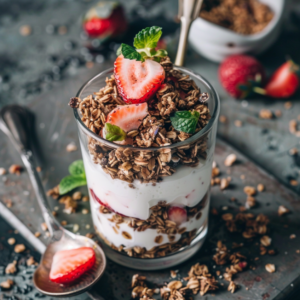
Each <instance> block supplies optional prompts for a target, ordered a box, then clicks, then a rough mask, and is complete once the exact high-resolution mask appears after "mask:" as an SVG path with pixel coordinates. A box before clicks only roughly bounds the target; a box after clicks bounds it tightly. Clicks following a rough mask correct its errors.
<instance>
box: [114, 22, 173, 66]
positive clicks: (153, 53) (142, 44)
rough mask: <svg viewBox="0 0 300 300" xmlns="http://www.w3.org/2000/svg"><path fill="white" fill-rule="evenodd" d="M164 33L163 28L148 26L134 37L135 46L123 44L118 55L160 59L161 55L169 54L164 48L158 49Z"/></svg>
mask: <svg viewBox="0 0 300 300" xmlns="http://www.w3.org/2000/svg"><path fill="white" fill-rule="evenodd" d="M161 35H162V28H161V27H158V26H152V27H147V28H145V29H143V30H141V31H140V32H139V33H138V34H137V35H136V36H135V38H134V42H133V46H134V47H135V48H133V47H131V46H129V45H127V44H121V46H120V47H119V49H118V50H117V55H118V56H119V55H121V54H122V55H123V56H124V57H125V58H127V59H131V60H137V61H145V59H147V58H150V57H154V59H155V60H158V59H159V58H160V57H164V56H167V55H168V52H167V51H166V50H164V49H159V50H156V49H155V48H156V46H157V43H158V41H159V39H160V37H161Z"/></svg>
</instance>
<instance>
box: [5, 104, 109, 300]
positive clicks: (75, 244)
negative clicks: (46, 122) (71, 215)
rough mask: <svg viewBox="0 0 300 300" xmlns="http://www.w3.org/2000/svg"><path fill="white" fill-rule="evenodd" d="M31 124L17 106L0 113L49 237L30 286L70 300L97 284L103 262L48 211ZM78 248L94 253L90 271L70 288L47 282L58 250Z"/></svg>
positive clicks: (97, 251)
mask: <svg viewBox="0 0 300 300" xmlns="http://www.w3.org/2000/svg"><path fill="white" fill-rule="evenodd" d="M31 121H32V115H31V114H30V113H29V112H28V110H26V109H25V108H24V107H22V106H19V105H8V106H5V107H4V108H2V109H1V111H0V129H1V130H2V131H3V132H4V133H5V134H6V135H7V136H8V137H9V138H10V140H11V141H12V143H13V144H14V146H15V148H16V149H17V150H18V151H19V153H20V155H21V158H22V160H23V163H24V165H25V167H26V169H27V172H28V174H29V178H30V180H31V183H32V186H33V189H34V191H35V194H36V198H37V200H38V203H39V206H40V208H41V211H42V214H43V217H44V219H45V222H46V224H47V226H48V230H49V233H50V235H51V239H50V241H49V243H48V246H47V248H46V250H45V253H44V254H43V256H42V258H41V261H40V264H39V266H38V268H37V269H36V271H35V273H34V277H33V282H34V285H35V287H36V288H37V289H38V290H39V291H40V292H41V293H43V294H46V295H49V296H56V297H66V296H69V297H70V296H74V295H76V294H79V293H82V292H84V291H86V290H87V289H89V288H90V287H91V286H92V285H93V284H94V283H96V282H97V281H98V279H99V278H100V277H101V275H102V274H103V272H104V270H105V266H106V258H105V255H104V252H103V250H102V249H101V248H100V247H99V245H98V244H97V243H96V242H94V241H93V240H91V239H89V238H87V237H85V236H80V235H75V234H73V233H71V232H69V231H68V230H66V229H64V228H63V227H61V226H60V225H59V223H58V222H57V221H56V220H55V219H54V218H53V217H52V214H51V212H50V211H49V210H48V208H47V207H48V205H47V198H46V194H45V191H44V188H43V185H42V182H41V180H40V177H39V175H38V173H37V171H36V167H35V163H34V158H33V153H32V148H31V144H32V143H31V136H32V134H31V133H32V132H33V128H32V126H31V123H32V122H31ZM80 247H91V248H93V249H94V251H95V254H96V262H95V264H94V266H93V268H92V269H90V270H89V271H87V272H86V273H84V274H83V275H82V277H80V278H79V279H78V280H76V281H75V282H74V284H73V283H71V284H68V285H61V284H57V283H55V282H52V281H50V279H49V272H50V268H51V264H52V260H53V255H54V254H55V253H56V252H57V251H60V250H69V249H75V248H80ZM102 299H103V298H102Z"/></svg>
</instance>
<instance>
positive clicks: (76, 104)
mask: <svg viewBox="0 0 300 300" xmlns="http://www.w3.org/2000/svg"><path fill="white" fill-rule="evenodd" d="M80 102H81V100H80V98H78V97H73V98H71V99H70V102H69V106H71V107H72V108H78V107H79V104H80Z"/></svg>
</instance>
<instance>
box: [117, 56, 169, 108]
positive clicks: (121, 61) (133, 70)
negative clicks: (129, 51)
mask: <svg viewBox="0 0 300 300" xmlns="http://www.w3.org/2000/svg"><path fill="white" fill-rule="evenodd" d="M114 73H115V79H116V83H117V87H118V91H119V93H120V95H121V96H122V98H123V100H124V101H125V102H127V103H134V104H136V103H142V102H146V101H148V100H149V99H151V98H152V97H153V96H154V95H155V93H156V91H157V90H158V89H159V87H160V86H161V84H162V83H163V81H164V79H165V70H164V69H163V67H162V66H161V65H160V64H159V63H158V62H156V61H154V60H150V59H146V60H145V61H144V62H141V61H137V60H131V59H127V58H124V56H123V55H120V56H119V57H118V58H117V59H116V61H115V66H114Z"/></svg>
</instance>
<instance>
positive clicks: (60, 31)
mask: <svg viewBox="0 0 300 300" xmlns="http://www.w3.org/2000/svg"><path fill="white" fill-rule="evenodd" d="M57 32H58V34H60V35H65V34H66V33H67V32H68V28H67V27H66V26H64V25H61V26H59V27H58V30H57Z"/></svg>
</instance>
